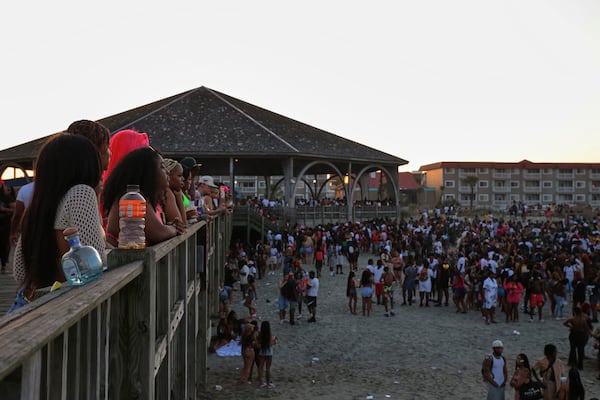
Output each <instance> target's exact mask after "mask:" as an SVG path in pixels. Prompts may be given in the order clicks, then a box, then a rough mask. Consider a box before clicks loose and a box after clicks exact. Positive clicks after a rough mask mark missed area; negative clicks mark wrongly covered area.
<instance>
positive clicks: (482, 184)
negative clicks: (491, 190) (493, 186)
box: [478, 181, 488, 188]
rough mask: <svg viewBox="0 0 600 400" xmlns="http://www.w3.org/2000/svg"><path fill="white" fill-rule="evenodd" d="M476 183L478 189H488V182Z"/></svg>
mask: <svg viewBox="0 0 600 400" xmlns="http://www.w3.org/2000/svg"><path fill="white" fill-rule="evenodd" d="M478 183H479V187H480V188H486V187H488V181H479V182H478Z"/></svg>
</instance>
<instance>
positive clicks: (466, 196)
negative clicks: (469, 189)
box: [460, 193, 471, 202]
mask: <svg viewBox="0 0 600 400" xmlns="http://www.w3.org/2000/svg"><path fill="white" fill-rule="evenodd" d="M460 201H462V202H464V201H471V195H470V194H466V193H463V194H461V195H460Z"/></svg>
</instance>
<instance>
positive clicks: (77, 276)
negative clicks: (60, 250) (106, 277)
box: [61, 228, 102, 286]
mask: <svg viewBox="0 0 600 400" xmlns="http://www.w3.org/2000/svg"><path fill="white" fill-rule="evenodd" d="M63 235H64V236H65V240H66V241H68V242H69V247H70V248H71V249H70V250H69V251H68V252H66V253H65V254H64V255H63V256H62V260H61V266H62V269H63V272H64V274H65V279H66V280H67V281H68V282H69V283H70V284H71V285H73V286H81V285H85V284H86V283H88V282H91V281H94V280H96V279H98V278H99V277H100V276H102V258H100V254H98V250H96V249H95V248H94V247H92V246H83V245H82V244H81V242H80V240H79V231H78V230H77V229H76V228H67V229H65V230H64V231H63Z"/></svg>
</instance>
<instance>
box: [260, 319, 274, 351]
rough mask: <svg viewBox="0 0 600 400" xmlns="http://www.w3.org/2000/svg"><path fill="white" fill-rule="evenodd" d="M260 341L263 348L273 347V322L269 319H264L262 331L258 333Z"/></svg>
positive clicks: (261, 325)
mask: <svg viewBox="0 0 600 400" xmlns="http://www.w3.org/2000/svg"><path fill="white" fill-rule="evenodd" d="M258 343H259V344H260V348H261V350H267V349H268V348H269V347H271V324H270V323H269V321H263V322H261V324H260V332H259V333H258Z"/></svg>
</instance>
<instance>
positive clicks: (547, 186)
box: [543, 181, 552, 189]
mask: <svg viewBox="0 0 600 400" xmlns="http://www.w3.org/2000/svg"><path fill="white" fill-rule="evenodd" d="M543 186H544V189H550V188H552V181H544V183H543Z"/></svg>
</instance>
